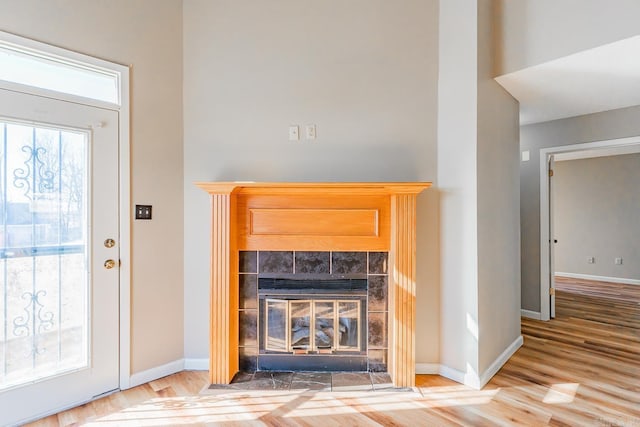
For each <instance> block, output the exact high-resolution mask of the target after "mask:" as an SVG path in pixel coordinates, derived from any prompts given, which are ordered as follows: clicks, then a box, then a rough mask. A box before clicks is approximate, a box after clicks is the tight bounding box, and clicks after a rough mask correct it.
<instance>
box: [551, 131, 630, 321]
mask: <svg viewBox="0 0 640 427" xmlns="http://www.w3.org/2000/svg"><path fill="white" fill-rule="evenodd" d="M636 144H640V137H638V136H634V137H630V138H619V139H610V140H605V141H596V142H585V143H580V144H570V145H561V146H556V147H548V148H541V149H540V171H539V173H540V320H549V319H550V308H549V304H547V303H544V304H543V302H544V301H546V300H547V299H548V298H549V289H550V288H551V284H550V280H549V279H550V277H549V276H550V275H549V239H550V236H549V174H548V173H547V161H548V159H549V156H551V155H553V154H556V153H569V152H573V151H583V150H592V149H595V148H604V147H624V146H630V145H636Z"/></svg>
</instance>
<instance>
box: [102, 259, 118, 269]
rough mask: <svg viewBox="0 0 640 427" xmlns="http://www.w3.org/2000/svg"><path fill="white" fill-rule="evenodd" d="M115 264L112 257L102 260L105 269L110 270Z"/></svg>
mask: <svg viewBox="0 0 640 427" xmlns="http://www.w3.org/2000/svg"><path fill="white" fill-rule="evenodd" d="M115 266H116V262H115V261H114V260H112V259H108V260H106V261H105V262H104V268H106V269H107V270H110V269H112V268H113V267H115Z"/></svg>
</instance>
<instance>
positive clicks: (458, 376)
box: [440, 365, 465, 384]
mask: <svg viewBox="0 0 640 427" xmlns="http://www.w3.org/2000/svg"><path fill="white" fill-rule="evenodd" d="M440 375H441V376H443V377H445V378H449V379H450V380H453V381H455V382H457V383H460V384H464V377H465V373H464V372H462V371H458V370H457V369H453V368H450V367H448V366H445V365H440Z"/></svg>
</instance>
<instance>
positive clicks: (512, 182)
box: [477, 0, 520, 374]
mask: <svg viewBox="0 0 640 427" xmlns="http://www.w3.org/2000/svg"><path fill="white" fill-rule="evenodd" d="M494 18H495V17H494V15H493V14H492V8H491V1H489V0H481V1H479V2H478V105H477V108H478V126H477V127H478V130H477V140H478V142H477V144H478V148H477V156H478V158H477V165H478V166H477V167H478V172H477V173H478V183H477V185H478V190H477V191H478V211H477V218H478V219H477V220H478V307H479V310H478V319H479V322H478V325H479V335H480V337H482V340H480V352H479V362H478V366H479V373H480V374H482V373H484V372H485V371H486V370H487V369H488V368H489V366H490V365H491V364H492V363H493V362H494V361H495V360H496V358H498V356H500V354H501V353H502V352H503V351H504V350H505V349H506V348H508V347H509V346H510V345H511V344H512V343H513V342H514V341H515V340H516V339H517V338H518V337H519V336H520V309H519V304H518V301H519V300H520V262H519V259H520V209H519V206H518V201H519V199H520V173H519V168H518V157H519V149H518V146H519V144H518V141H519V132H520V129H519V125H518V123H519V119H518V113H519V108H518V102H517V101H516V100H515V99H514V98H513V97H512V96H511V95H510V94H509V93H507V91H505V90H504V88H502V86H500V85H499V84H498V83H496V81H495V80H493V74H492V68H493V58H495V55H494V49H493V46H492V43H491V40H492V39H493V37H494V33H493V31H495V29H496V27H497V26H496V25H494V21H493V20H494ZM496 307H500V309H496Z"/></svg>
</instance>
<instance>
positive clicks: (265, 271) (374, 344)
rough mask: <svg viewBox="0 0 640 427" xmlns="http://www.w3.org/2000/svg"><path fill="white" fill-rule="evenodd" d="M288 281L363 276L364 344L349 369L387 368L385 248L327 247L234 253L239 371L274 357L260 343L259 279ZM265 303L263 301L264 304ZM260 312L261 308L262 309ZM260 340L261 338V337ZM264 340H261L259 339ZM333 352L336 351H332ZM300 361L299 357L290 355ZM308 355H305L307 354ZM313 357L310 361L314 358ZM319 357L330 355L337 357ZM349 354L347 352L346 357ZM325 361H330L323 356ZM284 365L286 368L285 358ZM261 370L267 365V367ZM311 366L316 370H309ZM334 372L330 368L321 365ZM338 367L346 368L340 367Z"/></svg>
mask: <svg viewBox="0 0 640 427" xmlns="http://www.w3.org/2000/svg"><path fill="white" fill-rule="evenodd" d="M276 277H277V278H287V279H293V280H306V279H310V278H312V279H314V280H319V281H322V280H323V279H336V278H362V279H366V281H367V289H366V297H364V298H363V300H364V303H365V304H366V310H364V309H363V311H364V312H366V319H363V327H365V331H366V333H365V334H364V335H363V336H364V338H363V341H365V345H363V346H362V347H363V348H362V351H360V352H358V355H356V356H352V358H353V359H354V360H357V362H358V363H353V364H352V366H353V368H351V369H353V370H357V371H370V372H386V371H387V350H388V349H387V347H388V337H387V330H388V327H387V319H388V253H387V252H339V251H335V252H331V251H240V253H239V280H238V283H239V310H238V318H239V340H238V343H239V359H240V360H239V362H240V370H241V371H243V372H255V371H256V370H260V369H262V368H265V367H266V366H268V364H269V363H271V362H267V361H268V360H272V359H273V357H274V355H273V354H267V353H268V352H266V351H265V350H264V345H260V342H261V341H260V340H261V337H260V335H261V333H262V334H263V335H264V327H263V325H264V323H265V320H266V319H265V315H264V313H262V314H260V313H261V312H260V310H259V304H260V299H259V289H258V283H259V282H260V279H263V278H276ZM263 304H264V303H263ZM263 310H264V308H263ZM262 339H263V340H264V338H262ZM263 342H264V341H263ZM333 353H334V354H335V353H336V352H333ZM287 356H288V357H290V358H291V357H293V358H295V360H293V359H289V360H293V361H294V362H300V359H301V357H300V356H291V355H287ZM306 357H310V356H306ZM311 357H312V360H313V356H311ZM319 357H334V359H333V362H329V363H330V364H331V363H337V362H336V359H335V357H345V356H340V355H334V356H324V355H322V356H321V355H317V357H316V360H317V359H319ZM346 357H348V356H346ZM327 360H330V359H327ZM282 363H283V364H284V365H283V366H284V367H285V369H291V368H292V366H287V365H286V363H287V362H286V361H283V362H282ZM265 369H270V368H268V367H266V368H265ZM314 370H315V369H314ZM326 370H335V369H326ZM339 370H349V368H344V369H343V368H340V369H339Z"/></svg>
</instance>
